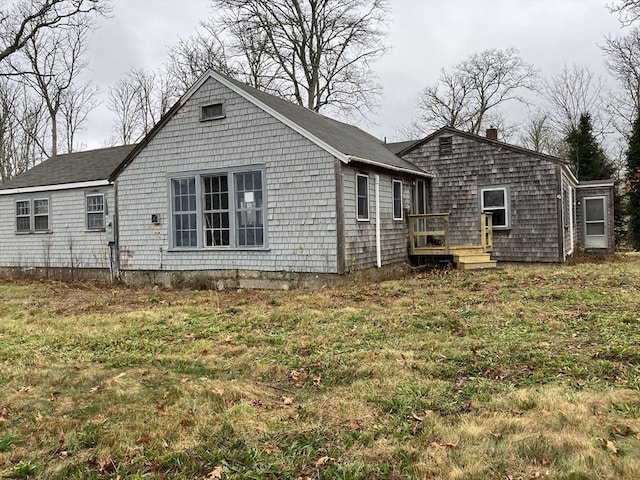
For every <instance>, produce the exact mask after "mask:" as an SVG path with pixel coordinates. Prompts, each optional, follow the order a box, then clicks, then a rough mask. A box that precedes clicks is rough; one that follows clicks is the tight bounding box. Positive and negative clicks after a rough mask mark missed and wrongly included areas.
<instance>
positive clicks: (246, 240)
mask: <svg viewBox="0 0 640 480" xmlns="http://www.w3.org/2000/svg"><path fill="white" fill-rule="evenodd" d="M235 177H236V215H237V220H236V229H237V237H238V238H237V243H238V245H239V246H243V247H244V246H251V247H255V246H258V245H263V244H264V238H263V232H264V222H263V220H262V217H263V205H262V172H243V173H236V174H235Z"/></svg>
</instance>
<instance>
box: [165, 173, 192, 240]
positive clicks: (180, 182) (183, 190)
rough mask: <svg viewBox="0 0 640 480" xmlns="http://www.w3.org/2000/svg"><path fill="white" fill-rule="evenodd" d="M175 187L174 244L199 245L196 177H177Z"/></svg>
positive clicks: (174, 181) (173, 185)
mask: <svg viewBox="0 0 640 480" xmlns="http://www.w3.org/2000/svg"><path fill="white" fill-rule="evenodd" d="M171 183H172V187H173V192H172V195H173V245H174V246H175V247H197V246H198V222H197V211H196V179H195V178H194V177H190V178H176V179H173V180H172V181H171Z"/></svg>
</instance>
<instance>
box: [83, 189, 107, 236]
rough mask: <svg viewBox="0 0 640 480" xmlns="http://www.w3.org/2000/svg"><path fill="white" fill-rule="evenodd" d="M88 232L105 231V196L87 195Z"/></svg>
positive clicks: (99, 194)
mask: <svg viewBox="0 0 640 480" xmlns="http://www.w3.org/2000/svg"><path fill="white" fill-rule="evenodd" d="M86 198H87V230H104V214H105V208H104V194H102V193H97V194H91V195H87V197H86Z"/></svg>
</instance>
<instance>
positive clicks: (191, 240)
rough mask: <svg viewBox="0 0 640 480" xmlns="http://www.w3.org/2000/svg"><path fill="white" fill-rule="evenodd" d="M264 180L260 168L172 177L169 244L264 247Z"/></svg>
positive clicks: (180, 245)
mask: <svg viewBox="0 0 640 480" xmlns="http://www.w3.org/2000/svg"><path fill="white" fill-rule="evenodd" d="M263 183H264V181H263V171H262V170H246V171H245V170H239V171H230V172H220V173H211V174H208V173H202V174H196V175H193V176H191V177H185V178H174V179H172V180H171V185H172V209H173V212H172V222H173V224H172V230H173V244H172V246H173V247H177V248H185V247H188V248H206V247H242V248H244V247H262V246H264V245H265V211H264V185H263Z"/></svg>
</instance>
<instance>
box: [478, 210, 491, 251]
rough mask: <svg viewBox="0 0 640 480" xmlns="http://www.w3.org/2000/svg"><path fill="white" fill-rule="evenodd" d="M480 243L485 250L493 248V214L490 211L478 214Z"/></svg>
mask: <svg viewBox="0 0 640 480" xmlns="http://www.w3.org/2000/svg"><path fill="white" fill-rule="evenodd" d="M480 245H482V248H483V249H484V251H485V252H490V251H491V250H493V214H492V213H490V212H483V213H481V214H480Z"/></svg>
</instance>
